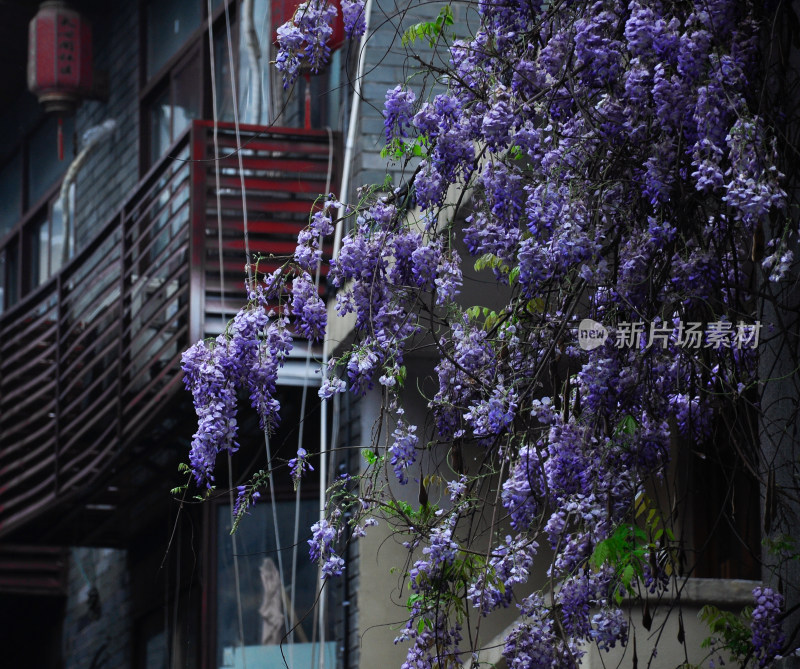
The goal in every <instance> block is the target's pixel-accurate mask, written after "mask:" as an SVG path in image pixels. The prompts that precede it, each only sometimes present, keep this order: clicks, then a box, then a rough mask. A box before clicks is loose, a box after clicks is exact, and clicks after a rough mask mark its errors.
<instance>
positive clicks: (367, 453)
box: [361, 448, 380, 465]
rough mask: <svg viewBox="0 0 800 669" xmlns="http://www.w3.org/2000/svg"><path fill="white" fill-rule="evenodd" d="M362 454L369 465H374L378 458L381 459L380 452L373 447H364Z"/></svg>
mask: <svg viewBox="0 0 800 669" xmlns="http://www.w3.org/2000/svg"><path fill="white" fill-rule="evenodd" d="M361 454H362V455H363V456H364V459H365V460H366V461H367V464H368V465H374V464H375V463H376V462H378V460H380V457H379V456H378V454H377V453H376V452H375V451H373V450H372V449H371V448H364V449H362V450H361Z"/></svg>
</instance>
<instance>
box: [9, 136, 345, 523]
mask: <svg viewBox="0 0 800 669" xmlns="http://www.w3.org/2000/svg"><path fill="white" fill-rule="evenodd" d="M217 141H218V147H219V153H218V154H217V155H219V156H221V158H220V160H219V164H220V181H219V189H217V185H216V183H217V180H216V174H215V164H216V161H215V160H214V156H215V149H214V143H213V126H212V124H211V123H210V122H204V121H195V122H194V124H193V126H192V128H191V129H190V131H189V132H187V133H186V134H185V135H184V136H183V137H182V138H181V139H180V140H179V141H178V142H177V143H176V144H175V146H173V147H172V150H171V151H170V152H169V157H168V158H165V159H164V160H162V161H161V162H160V163H159V164H158V165H156V166H155V167H154V168H153V169H152V170H151V171H150V173H149V174H148V175H147V176H146V177H145V178H144V179H143V180H142V181H141V182H140V184H139V185H138V186H137V188H136V189H135V190H134V192H133V193H132V194H131V195H130V197H129V198H128V199H127V200H126V201H125V203H124V204H123V206H122V207H121V209H120V210H119V212H118V213H117V214H116V215H115V216H114V218H113V219H112V220H111V221H109V222H108V224H107V225H106V226H105V227H104V229H103V230H102V231H101V232H100V233H99V234H98V235H97V236H96V237H95V239H94V241H93V242H92V243H91V244H89V246H88V247H87V248H85V249H83V251H82V252H81V253H80V254H79V255H77V256H76V257H75V258H73V259H72V260H71V261H70V262H69V264H68V265H67V266H66V267H64V268H63V270H62V271H61V272H60V273H59V274H58V275H56V276H55V277H53V278H52V279H51V280H50V281H49V282H47V283H46V284H44V285H42V286H40V287H39V288H38V289H37V290H36V291H35V292H34V293H33V294H31V295H28V296H26V297H25V298H24V299H23V300H22V301H21V302H20V303H18V304H16V305H15V306H14V307H13V309H11V310H9V311H8V312H6V313H5V314H3V316H2V317H0V536H3V535H6V534H8V533H9V532H11V531H13V530H15V529H17V528H20V527H22V526H24V525H25V524H26V523H28V522H30V521H32V520H33V519H36V518H40V517H41V516H42V514H46V513H47V512H48V510H51V511H52V510H53V509H55V508H56V505H57V504H58V505H59V509H60V510H62V511H63V509H64V508H65V507H64V505H67V506H68V505H69V504H70V503H72V502H74V501H75V500H80V499H81V497H82V496H85V494H86V492H87V491H88V490H91V488H92V487H93V486H94V485H95V483H96V482H99V481H101V480H102V477H103V476H104V475H105V474H106V473H107V472H108V471H109V470H110V468H111V467H112V466H113V465H114V463H115V462H118V461H119V458H120V456H122V455H124V453H125V452H126V449H129V448H130V447H131V446H132V444H134V443H135V442H136V441H137V440H141V439H142V438H143V435H144V434H145V433H146V432H147V431H148V430H152V429H153V428H154V427H155V423H156V422H157V421H158V420H159V411H160V410H163V409H164V407H165V406H167V404H168V403H167V400H168V399H169V398H170V397H172V396H173V395H174V394H175V393H176V392H178V391H179V389H180V388H181V385H182V384H181V372H180V367H179V363H180V354H181V352H182V351H183V350H184V349H185V348H186V347H187V346H188V345H189V344H190V343H191V342H192V341H195V340H196V339H198V338H201V337H204V336H208V335H212V334H216V333H218V332H220V331H221V330H222V328H223V324H224V322H225V321H226V320H227V319H228V318H230V317H231V316H232V315H233V312H235V310H236V309H238V307H239V306H241V304H242V302H243V296H244V291H243V281H244V276H245V272H244V266H245V255H244V242H243V237H244V234H243V233H244V219H245V217H244V205H243V199H242V194H241V177H242V175H244V182H245V192H246V208H247V214H248V216H247V220H248V232H249V245H250V250H251V253H252V254H262V255H264V256H269V255H270V254H274V256H281V255H284V256H285V255H287V254H288V253H290V252H291V249H292V248H293V246H292V244H293V241H294V240H295V239H296V237H297V233H298V232H299V231H300V229H301V228H302V227H303V226H304V225H305V224H306V223H307V221H308V215H309V211H310V209H311V206H312V204H313V202H314V201H315V199H316V198H317V196H318V195H319V194H321V193H323V192H324V191H325V189H326V185H327V186H328V187H330V184H331V183H333V181H331V177H332V176H333V173H335V169H332V167H335V165H334V164H333V157H334V151H333V146H334V138H332V137H331V136H330V135H329V134H328V133H326V132H325V131H305V130H295V129H276V128H269V129H267V128H261V127H254V126H247V127H243V128H242V129H241V141H242V144H243V149H242V150H241V159H242V163H243V170H240V167H239V158H240V156H239V155H237V152H236V136H235V133H234V131H233V129H232V127H230V126H228V125H225V126H219V127H218V138H217ZM218 202H219V211H220V213H221V218H222V227H221V233H220V229H219V227H218V224H217V221H218V216H217V210H218V205H217V203H218ZM220 240H221V245H220ZM279 262H280V260H279V259H277V258H273V259H271V260H265V261H263V262H261V264H260V269H264V270H266V269H268V268H269V266H271V265H277V264H279ZM220 267H221V268H222V277H221V276H220Z"/></svg>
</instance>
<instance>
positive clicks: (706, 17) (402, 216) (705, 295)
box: [184, 0, 798, 669]
mask: <svg viewBox="0 0 800 669" xmlns="http://www.w3.org/2000/svg"><path fill="white" fill-rule="evenodd" d="M539 5H540V3H517V2H511V1H510V0H491V1H489V0H481V1H480V2H479V3H478V8H477V11H478V15H479V17H480V25H479V27H478V29H477V30H476V32H475V34H474V35H472V36H470V37H468V38H464V39H453V38H452V36H451V35H449V34H448V32H447V30H446V29H445V27H446V26H448V25H450V24H449V23H448V22H446V21H439V22H435V23H431V24H430V25H429V26H427V27H426V28H425V29H424V30H422V31H421V32H422V33H423V34H425V35H427V36H429V37H430V35H432V34H433V35H434V36H435V37H436V40H433V41H434V42H437V41H438V46H439V47H440V48H442V49H445V50H446V51H447V53H448V62H449V64H448V65H447V66H446V67H438V66H435V65H433V64H431V66H430V71H431V72H433V73H434V74H435V75H436V79H437V81H438V82H439V83H438V85H437V87H436V88H435V89H434V90H433V91H430V90H425V89H423V88H419V89H416V90H415V83H414V82H415V80H414V79H412V80H410V82H408V83H406V82H403V83H400V84H399V85H397V86H396V87H394V88H392V89H390V90H389V91H388V92H387V94H386V100H385V108H384V118H385V138H386V142H387V147H388V148H389V153H390V155H393V156H394V157H395V159H397V160H401V161H407V164H408V165H409V166H410V169H411V170H412V174H411V177H410V178H409V180H408V181H407V183H405V184H400V185H398V186H397V188H395V189H394V190H392V191H390V192H388V193H386V192H381V191H380V190H376V191H374V193H373V195H372V196H371V197H370V198H368V199H367V200H365V201H362V202H360V203H359V204H358V205H353V206H350V207H345V205H342V204H340V203H339V202H337V201H336V199H335V198H334V197H333V196H331V197H329V199H328V200H326V201H325V203H324V205H323V206H321V207H319V208H318V209H317V210H316V211H315V213H314V214H313V216H312V219H311V223H310V225H309V227H308V229H307V230H305V231H304V232H303V233H302V234H301V236H300V239H299V240H298V248H297V251H296V253H295V255H294V258H293V259H291V261H290V262H287V264H286V265H285V267H284V269H283V270H281V271H279V272H277V273H275V274H273V275H269V276H267V277H265V280H264V281H261V280H260V278H259V281H258V283H257V285H249V286H248V290H249V291H250V301H249V303H248V306H247V307H246V308H245V309H243V310H242V311H241V312H240V313H239V314H238V315H237V316H236V318H235V319H234V321H233V322H232V324H231V325H230V327H229V329H228V331H227V332H226V333H225V334H224V335H221V336H220V337H219V338H218V339H217V341H216V343H215V344H213V345H210V344H206V343H203V342H201V343H198V344H197V345H195V346H194V347H193V348H192V349H191V350H190V351H188V352H187V353H186V354H185V355H184V370H185V372H186V383H187V386H188V387H189V389H190V390H191V391H192V392H193V394H194V399H195V406H196V409H197V413H198V417H199V427H198V431H197V434H196V435H195V437H194V440H193V442H192V450H191V454H190V464H191V466H192V469H193V471H194V475H195V477H196V480H197V482H198V484H200V485H207V484H208V483H209V482H210V481H212V480H213V468H214V460H215V457H216V454H217V453H219V452H220V451H223V450H235V448H236V418H235V414H236V397H237V392H239V391H246V392H248V393H249V395H250V399H251V402H252V405H253V407H254V408H255V409H256V411H257V412H258V415H259V417H260V419H261V425H262V428H264V429H266V430H270V429H272V428H273V427H274V426H275V425H276V423H277V421H278V410H279V407H278V406H277V403H276V401H275V400H274V394H275V384H276V380H277V373H278V369H279V367H280V366H281V364H282V362H283V360H284V359H285V356H286V355H287V352H288V350H289V348H290V347H291V339H292V334H294V335H295V336H304V337H307V338H311V339H321V338H323V337H324V336H325V332H326V318H327V312H326V308H325V305H324V303H323V302H322V300H321V299H320V297H319V292H318V291H317V289H316V287H315V286H314V284H313V281H312V280H311V274H312V273H313V271H314V270H315V268H316V266H317V264H318V263H319V262H321V260H322V255H321V250H320V249H321V247H322V240H323V239H324V238H325V237H326V236H330V235H331V234H332V233H333V231H334V214H335V212H336V211H337V208H338V207H340V206H341V207H343V208H344V209H345V210H346V216H347V219H348V221H351V222H352V225H351V230H350V232H349V233H348V234H347V235H346V236H345V237H344V239H343V241H342V245H341V252H340V253H339V254H338V256H337V257H335V258H333V259H331V260H330V273H329V282H330V284H331V285H332V286H333V287H334V288H336V289H337V290H338V292H337V294H336V311H337V312H338V314H339V315H340V316H347V315H352V318H353V321H354V332H355V343H354V344H353V345H352V347H351V348H349V349H348V350H345V351H343V352H341V354H340V355H339V356H338V357H337V358H335V359H333V360H332V361H331V363H330V365H329V367H328V369H327V370H326V374H325V379H324V381H323V384H322V388H321V390H320V395H321V396H322V397H323V398H326V399H329V398H331V397H332V396H333V395H335V394H336V393H342V392H353V393H356V394H364V393H367V392H380V393H381V395H382V397H383V398H384V401H383V411H384V414H383V415H384V416H385V420H386V421H387V422H386V425H385V426H384V427H385V434H386V435H387V438H386V441H385V442H382V443H380V444H377V443H376V444H374V448H373V449H372V450H370V451H368V462H369V467H368V468H367V470H366V471H362V472H360V473H358V474H357V475H355V476H352V477H346V480H344V481H339V482H337V484H336V485H335V486H334V488H333V489H332V491H331V504H330V509H331V513H330V517H329V518H328V520H325V521H320V522H319V523H317V524H316V525H315V526H314V527H313V528H312V537H311V539H310V540H309V544H310V546H311V554H312V557H313V558H314V559H315V560H318V561H319V562H320V565H321V566H322V571H323V573H324V574H325V575H326V576H330V575H337V574H341V572H342V570H343V569H345V568H346V564H345V562H344V560H343V559H342V557H341V556H340V550H339V549H338V548H337V546H340V543H341V541H343V540H345V538H346V537H348V536H352V537H358V536H363V535H364V533H365V532H366V531H367V528H368V527H370V526H372V525H375V524H377V522H378V521H380V522H385V523H388V524H389V525H390V526H391V527H393V528H394V529H395V530H396V531H398V532H401V533H405V534H406V535H407V541H406V545H407V547H408V549H409V551H410V567H409V569H408V572H407V574H406V577H407V581H408V584H409V586H410V591H411V593H412V594H411V598H410V599H409V602H408V611H409V617H408V621H407V624H406V626H405V628H404V629H403V631H402V632H401V633H400V634H399V636H398V640H397V641H398V643H408V644H409V649H408V656H407V661H406V663H405V664H403V669H407V668H408V669H410V668H415V669H433V668H434V667H436V668H443V667H453V666H459V665H461V664H463V663H464V662H466V661H467V660H468V659H470V658H472V660H473V665H472V666H477V664H476V663H477V662H479V651H480V649H481V647H482V643H486V642H487V641H488V640H486V639H482V638H480V636H479V632H478V628H479V625H478V627H476V622H475V621H476V620H478V619H480V618H481V617H485V616H490V615H491V614H492V613H493V612H494V611H495V610H497V609H501V608H507V607H510V606H513V607H517V609H518V610H519V619H518V622H517V624H516V625H515V626H514V627H513V628H512V629H510V630H509V631H508V634H507V638H506V639H505V641H504V651H503V653H504V655H505V657H506V660H507V662H508V666H510V667H558V668H560V667H576V666H578V664H579V662H580V661H581V658H582V657H583V656H584V655H585V653H586V652H587V648H588V646H589V645H591V644H595V645H596V646H597V647H598V648H599V649H600V650H601V651H608V650H610V649H612V648H615V647H618V646H626V644H628V641H629V639H630V638H631V635H632V630H631V627H632V625H633V620H632V616H631V614H630V609H631V605H632V603H636V602H638V601H639V600H647V599H648V597H649V598H651V599H653V598H655V599H653V601H660V600H661V598H662V597H665V596H666V595H667V594H668V593H670V592H671V593H672V594H674V592H675V590H674V588H675V583H676V582H677V581H678V580H679V579H682V578H685V577H686V576H687V575H691V567H687V566H686V565H685V560H684V556H683V555H682V547H683V546H684V539H683V538H682V537H681V536H680V528H678V527H676V526H675V524H674V523H673V522H672V521H671V518H672V517H673V516H674V515H675V514H674V510H673V509H670V508H667V507H666V506H665V500H664V499H659V498H658V495H657V494H656V493H654V492H653V491H654V490H656V491H658V490H660V489H663V488H664V487H665V486H666V487H669V486H670V485H672V479H670V476H674V474H670V473H669V466H670V462H671V457H672V456H673V454H674V453H675V452H676V449H679V450H680V449H684V450H688V451H692V450H694V451H702V449H703V448H704V446H703V445H704V444H707V443H710V442H711V441H713V440H714V439H717V438H719V430H720V422H721V416H723V417H724V416H725V415H727V414H728V413H730V412H735V413H737V415H738V414H745V415H750V416H753V415H755V416H756V417H757V411H758V407H757V402H756V401H755V400H754V399H753V398H754V397H755V393H756V390H757V387H758V383H759V379H758V375H757V363H758V336H759V328H760V327H761V324H760V323H758V322H757V311H756V299H755V297H754V296H756V295H758V294H759V292H761V289H760V288H759V286H768V285H770V284H776V285H777V284H781V283H782V282H786V281H788V280H793V278H795V277H793V274H792V268H793V266H794V265H793V263H794V258H793V249H794V248H795V247H796V244H797V235H798V231H797V229H796V228H795V227H793V226H796V221H795V222H794V223H793V222H792V217H791V215H790V214H789V210H788V203H789V200H790V197H789V195H788V194H787V191H786V188H787V186H786V179H785V177H784V175H783V174H782V173H781V170H780V169H779V167H778V165H779V164H780V161H779V155H778V144H777V141H776V136H775V134H774V133H773V131H772V128H771V126H770V121H769V118H767V117H765V116H764V115H762V114H761V113H760V110H759V106H758V89H757V84H759V80H758V78H757V76H756V75H755V74H754V73H756V72H758V71H759V62H760V61H759V59H760V58H761V52H760V43H759V39H760V35H761V32H760V31H761V27H762V24H761V23H759V20H760V18H762V17H761V15H760V14H759V13H758V12H757V11H756V9H757V8H756V7H754V6H753V5H751V4H749V3H742V2H735V1H733V0H686V1H683V2H670V1H667V0H631V1H630V2H620V1H618V0H600V1H594V0H591V1H585V0H573V1H569V2H568V1H562V2H547V3H541V6H539ZM342 8H343V13H344V22H345V26H346V30H347V34H348V36H350V37H357V36H360V35H361V34H363V32H364V27H365V24H364V6H363V3H362V2H360V1H359V0H355V1H349V0H345V2H343V3H342ZM334 15H335V10H334V9H333V6H332V5H329V4H328V3H326V2H324V1H322V0H308V2H305V3H303V4H302V5H300V7H299V8H298V9H297V12H296V13H295V15H294V18H293V20H292V21H290V22H289V23H287V24H286V25H285V26H282V27H281V28H279V29H278V40H279V47H280V48H279V54H278V58H277V63H276V65H277V67H278V69H279V70H280V71H281V72H282V73H283V76H284V83H285V85H287V86H288V85H290V84H291V83H292V82H293V81H294V78H295V77H296V76H297V74H298V72H299V71H300V68H301V67H309V68H310V69H312V70H316V69H319V68H320V67H322V66H323V65H324V63H325V62H326V60H327V57H328V55H329V54H328V47H327V42H328V38H329V36H330V34H331V30H332V28H331V25H332V21H333V19H334ZM455 27H457V26H454V28H455ZM418 32H420V31H418ZM432 44H433V42H432ZM420 61H422V59H420ZM431 63H433V61H431ZM346 196H347V194H341V197H342V198H344V197H346ZM765 236H766V239H765ZM467 256H471V257H472V259H473V260H472V261H471V264H474V268H475V269H474V271H473V270H472V269H471V268H469V267H467V265H466V264H465V263H466V260H465V259H466V257H467ZM470 272H471V273H472V274H475V273H477V274H478V275H479V276H480V277H481V278H482V279H483V280H489V281H491V282H492V283H494V284H496V286H497V290H498V294H500V295H501V296H502V305H500V306H497V305H495V306H494V307H492V308H490V307H485V306H483V305H474V304H470V303H469V300H470V299H471V293H470V291H469V290H468V289H467V288H466V287H465V286H466V285H467V284H466V281H467V279H466V278H465V277H466V275H467V274H469V273H470ZM276 302H280V303H282V305H283V306H282V308H281V309H280V310H279V312H278V313H277V314H274V315H272V316H271V315H270V309H271V307H270V305H274V304H275V303H276ZM584 319H591V321H592V322H593V323H594V324H595V325H596V326H599V325H601V324H602V325H603V332H604V333H605V335H604V338H603V340H602V341H598V342H597V343H596V344H593V345H592V346H583V345H581V341H580V337H581V336H582V335H581V332H582V331H583V330H582V324H581V321H582V320H584ZM637 324H640V325H641V326H642V327H641V328H640V329H637V327H636V325H637ZM420 346H424V347H425V348H426V351H427V354H428V355H431V351H434V352H435V353H433V355H434V357H435V364H434V367H433V369H434V373H433V374H432V375H430V376H429V377H427V378H423V379H419V380H417V381H418V383H417V385H418V387H420V388H423V389H425V388H431V391H430V393H428V394H427V396H426V399H427V407H428V410H429V412H430V420H429V421H428V422H427V423H425V424H415V423H414V422H413V419H412V417H411V416H410V415H409V414H408V413H407V412H406V406H405V403H404V401H403V393H405V392H408V388H409V385H410V384H407V383H406V381H407V379H406V376H407V374H408V367H407V363H408V361H409V356H410V355H411V354H412V353H413V352H414V351H415V350H416V349H417V348H418V347H420ZM728 436H729V438H730V439H731V440H733V441H734V442H736V443H738V442H737V439H739V437H743V435H741V434H733V433H732V434H730V435H728ZM301 450H302V449H301ZM467 454H469V456H470V457H469V458H467V457H466V455H467ZM310 457H311V456H310V455H309V454H308V453H307V452H306V451H305V450H302V452H300V451H299V452H298V454H297V458H296V459H293V460H292V462H291V474H292V476H295V477H299V476H301V475H302V473H303V471H305V470H307V469H308V468H310V465H309V464H308V460H309V458H310ZM755 469H756V470H757V469H758V465H757V464H756V466H755ZM412 483H413V484H415V485H417V486H418V487H419V498H420V505H419V507H418V508H415V507H412V506H411V505H408V504H402V503H400V502H398V500H397V499H395V497H394V495H393V493H392V490H393V488H396V487H397V486H398V485H399V486H405V485H410V484H412ZM437 487H438V488H439V489H440V490H441V495H440V500H439V501H438V502H436V503H434V502H433V501H431V500H432V493H431V491H432V489H433V488H437ZM245 490H246V489H245ZM365 491H368V492H365ZM493 500H496V504H495V503H494V502H493ZM486 509H491V510H493V512H487V511H486ZM345 510H347V511H348V513H344V511H345ZM644 519H646V520H644ZM476 523H477V524H478V525H481V526H482V531H481V533H480V534H481V536H482V537H483V538H484V539H483V541H484V543H485V537H487V536H488V537H489V543H488V548H487V547H486V546H484V547H483V548H482V549H480V550H479V549H478V548H477V546H478V545H481V546H483V544H481V543H480V542H476V539H475V535H476V532H475V531H473V530H474V527H475V524H476ZM534 571H538V572H539V573H545V572H546V574H547V579H548V583H549V586H548V590H547V591H546V592H537V591H532V588H531V585H530V576H531V574H532V573H533V572H534ZM671 589H672V590H671ZM754 597H755V605H756V609H755V611H754V612H753V616H752V637H751V639H750V641H749V643H750V644H751V650H752V652H751V653H750V655H749V658H750V659H752V661H754V662H756V663H757V664H758V666H761V667H763V666H767V665H768V664H769V663H770V662H771V661H772V660H773V659H774V658H775V657H777V656H779V655H780V654H781V653H783V652H785V651H786V650H787V649H786V648H785V647H784V645H785V640H786V636H785V635H784V634H783V632H781V630H780V625H781V621H782V613H781V611H782V607H783V599H782V598H781V596H780V595H779V594H777V593H774V592H773V591H772V590H770V589H769V588H764V589H761V588H759V589H757V590H756V591H755V592H754ZM470 625H471V627H470Z"/></svg>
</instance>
